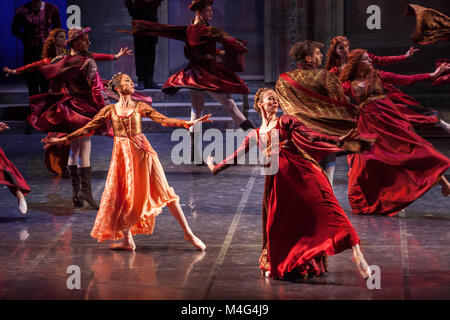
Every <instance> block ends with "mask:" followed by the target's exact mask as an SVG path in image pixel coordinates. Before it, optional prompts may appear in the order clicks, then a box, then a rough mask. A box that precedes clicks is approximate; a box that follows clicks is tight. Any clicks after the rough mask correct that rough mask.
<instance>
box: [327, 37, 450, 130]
mask: <svg viewBox="0 0 450 320" xmlns="http://www.w3.org/2000/svg"><path fill="white" fill-rule="evenodd" d="M418 50H419V49H415V48H414V47H411V48H409V50H408V51H407V52H406V53H405V54H404V55H400V56H389V57H378V56H375V55H373V54H370V53H367V54H368V56H369V58H370V60H372V63H374V64H377V65H383V66H386V65H390V64H393V63H397V62H402V61H405V60H406V59H409V58H410V57H412V55H413V54H414V52H416V51H418ZM349 51H350V41H348V39H347V38H346V37H344V36H337V37H334V38H333V39H332V40H331V44H330V49H328V53H327V62H326V67H325V68H326V69H327V70H328V71H330V72H332V73H334V74H335V75H337V76H338V77H339V75H340V74H341V72H342V69H343V68H344V66H345V65H346V63H347V60H348V54H349ZM383 87H384V90H385V92H386V94H387V95H388V97H389V99H391V100H392V101H393V102H394V103H395V105H396V107H397V109H398V110H399V111H400V112H401V113H403V114H404V116H405V117H406V118H407V119H408V121H409V122H410V123H411V124H412V125H413V126H414V127H421V126H429V125H435V124H437V125H439V126H440V127H441V128H442V129H444V130H445V131H446V132H447V133H450V124H448V123H447V122H445V121H444V119H442V115H441V114H440V113H439V112H437V111H436V110H434V109H432V108H430V107H427V106H424V105H422V104H421V103H420V102H419V101H417V100H415V99H414V98H412V97H410V96H408V95H407V94H405V93H403V92H402V91H400V90H399V89H398V88H397V87H395V86H394V85H393V84H392V83H389V82H383Z"/></svg>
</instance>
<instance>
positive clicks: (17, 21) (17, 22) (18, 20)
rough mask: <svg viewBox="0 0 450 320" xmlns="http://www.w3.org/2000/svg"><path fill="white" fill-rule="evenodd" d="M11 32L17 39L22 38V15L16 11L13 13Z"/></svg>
mask: <svg viewBox="0 0 450 320" xmlns="http://www.w3.org/2000/svg"><path fill="white" fill-rule="evenodd" d="M11 33H12V34H13V35H14V36H15V37H16V38H19V39H23V31H22V15H21V14H20V13H19V12H18V11H16V13H15V14H14V18H13V21H12V24H11Z"/></svg>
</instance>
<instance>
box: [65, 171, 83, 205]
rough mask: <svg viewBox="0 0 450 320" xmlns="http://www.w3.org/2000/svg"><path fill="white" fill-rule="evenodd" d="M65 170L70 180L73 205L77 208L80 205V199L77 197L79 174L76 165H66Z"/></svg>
mask: <svg viewBox="0 0 450 320" xmlns="http://www.w3.org/2000/svg"><path fill="white" fill-rule="evenodd" d="M67 170H68V172H69V175H70V179H71V180H72V201H73V205H74V206H75V207H76V208H78V207H81V202H80V199H78V192H79V191H80V176H79V175H78V168H77V166H76V165H74V166H67Z"/></svg>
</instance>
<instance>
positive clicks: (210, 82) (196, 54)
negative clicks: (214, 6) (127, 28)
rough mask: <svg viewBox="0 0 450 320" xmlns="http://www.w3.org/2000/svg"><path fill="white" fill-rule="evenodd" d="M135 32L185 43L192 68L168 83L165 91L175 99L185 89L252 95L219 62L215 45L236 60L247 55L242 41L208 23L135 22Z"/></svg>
mask: <svg viewBox="0 0 450 320" xmlns="http://www.w3.org/2000/svg"><path fill="white" fill-rule="evenodd" d="M133 32H134V34H142V35H149V36H161V37H168V38H172V39H176V40H181V41H184V42H185V56H186V58H187V59H188V60H189V64H188V65H187V66H186V67H185V68H184V69H183V70H181V71H179V72H177V73H175V74H174V75H172V76H171V77H170V78H169V79H168V80H167V81H166V83H165V84H164V86H163V88H162V91H164V92H165V93H167V94H170V95H173V94H175V93H176V92H177V91H178V90H180V89H182V88H189V89H197V90H206V91H212V92H218V93H235V94H248V93H249V89H248V88H247V86H246V85H245V83H244V81H243V80H242V79H241V78H240V77H239V76H238V75H236V74H235V73H234V72H233V71H232V70H231V68H230V67H228V66H225V65H224V64H223V63H219V62H217V61H216V56H217V54H218V50H217V49H216V42H220V43H222V44H223V46H224V49H225V52H229V53H230V54H231V56H232V57H234V58H236V57H237V56H239V55H243V54H244V53H246V52H247V48H246V47H245V46H244V45H243V43H242V42H241V41H239V40H237V39H235V38H232V37H230V36H229V35H228V34H227V33H225V32H224V31H223V30H221V29H219V28H216V27H213V26H209V24H208V23H207V22H205V21H204V22H200V23H197V24H196V25H194V24H190V25H189V26H187V27H180V26H170V25H165V24H161V23H157V22H152V21H145V20H133ZM241 67H242V66H241ZM239 71H242V70H239Z"/></svg>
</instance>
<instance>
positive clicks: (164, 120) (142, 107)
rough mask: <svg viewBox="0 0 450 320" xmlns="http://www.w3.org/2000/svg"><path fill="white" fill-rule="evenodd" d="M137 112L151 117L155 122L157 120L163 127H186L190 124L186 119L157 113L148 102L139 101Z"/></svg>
mask: <svg viewBox="0 0 450 320" xmlns="http://www.w3.org/2000/svg"><path fill="white" fill-rule="evenodd" d="M138 107H139V109H138V110H139V113H140V114H141V115H142V116H144V117H147V118H150V119H152V120H153V121H155V122H158V123H159V124H161V125H162V126H164V127H184V128H186V129H188V128H189V127H190V126H189V125H188V124H187V121H186V120H180V119H174V118H168V117H166V116H165V115H163V114H161V113H159V112H158V111H156V110H155V109H153V108H152V107H150V106H149V105H148V104H146V103H143V102H140V103H139V106H138Z"/></svg>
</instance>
